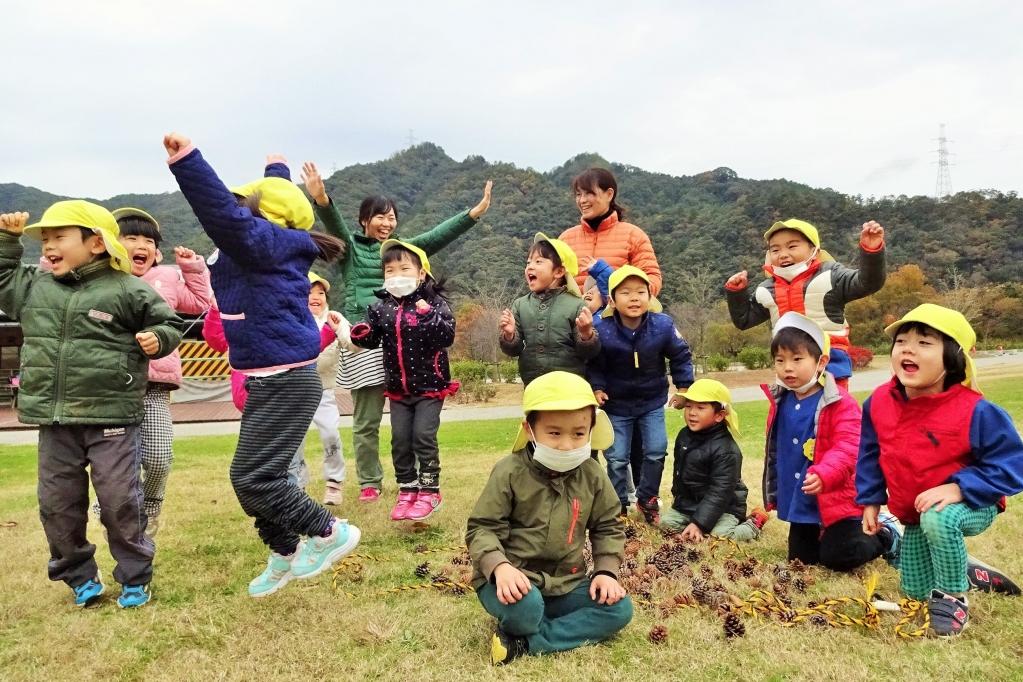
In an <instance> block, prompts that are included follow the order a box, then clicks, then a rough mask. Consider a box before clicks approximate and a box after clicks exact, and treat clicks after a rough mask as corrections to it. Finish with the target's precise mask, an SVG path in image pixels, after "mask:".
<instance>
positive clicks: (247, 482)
mask: <svg viewBox="0 0 1023 682" xmlns="http://www.w3.org/2000/svg"><path fill="white" fill-rule="evenodd" d="M245 387H246V388H247V389H248V391H249V397H248V400H247V401H246V403H245V411H244V412H242V421H241V428H240V430H239V433H238V447H237V448H236V449H235V452H234V459H233V460H231V485H232V486H234V492H235V495H237V496H238V502H239V503H240V504H241V506H242V509H243V510H244V511H245V513H246V514H248V515H249V516H251V517H253V518H254V519H255V520H256V521H255V526H256V530H257V531H258V532H259V537H260V539H261V540H262V541H263V542H264V543H265V544H266V545H267V546H269V547H270V549H272V550H273V551H275V552H278V553H280V554H291V553H292V552H294V551H295V548H296V547H297V546H298V541H299V536H301V535H318V534H320V533H322V532H323V531H324V530H325V529H326V528H327V527H328V524H329V523H330V520H331V518H332V517H331V514H330V512H328V511H327V510H326V509H324V508H323V507H321V506H320V505H319V504H317V503H316V502H314V501H313V500H312V499H311V498H310V497H309V496H308V495H307V494H306V493H305V491H304V490H302V489H301V488H299V487H298V486H297V485H295V484H294V483H291V482H289V481H288V465H289V464H290V462H291V459H292V457H294V455H295V450H296V449H298V446H299V443H301V442H302V439H303V438H304V437H305V434H306V431H308V430H309V424H310V423H311V422H312V420H313V414H315V412H316V407H317V406H318V405H319V404H320V396H321V395H323V386H322V384H321V383H320V377H319V375H318V374H317V373H316V367H315V365H306V366H305V367H299V368H296V369H291V370H288V371H287V372H282V373H281V374H274V375H272V376H268V377H249V378H248V379H246V381H245Z"/></svg>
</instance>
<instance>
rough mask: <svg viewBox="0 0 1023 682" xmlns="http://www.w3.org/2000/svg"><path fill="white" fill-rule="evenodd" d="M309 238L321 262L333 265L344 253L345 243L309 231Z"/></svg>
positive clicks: (326, 235)
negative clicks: (318, 253)
mask: <svg viewBox="0 0 1023 682" xmlns="http://www.w3.org/2000/svg"><path fill="white" fill-rule="evenodd" d="M309 237H310V238H311V239H312V240H313V244H315V245H316V248H317V249H318V250H319V252H320V255H319V259H320V260H322V261H326V262H327V263H333V262H334V261H336V260H337V259H338V258H340V257H341V256H343V255H344V253H345V243H344V242H343V241H341V240H340V239H338V238H337V237H334V236H332V235H329V234H327V233H326V232H317V231H315V230H310V231H309Z"/></svg>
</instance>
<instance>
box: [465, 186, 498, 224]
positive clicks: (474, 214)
mask: <svg viewBox="0 0 1023 682" xmlns="http://www.w3.org/2000/svg"><path fill="white" fill-rule="evenodd" d="M493 187H494V181H493V180H487V184H485V185H483V198H482V199H480V203H478V204H476V205H475V206H473V207H472V208H471V209H469V217H470V218H472V219H473V220H479V219H480V218H482V217H483V214H484V213H486V212H487V211H488V210H489V209H490V190H491V189H493Z"/></svg>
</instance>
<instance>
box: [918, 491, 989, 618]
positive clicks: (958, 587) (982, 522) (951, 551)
mask: <svg viewBox="0 0 1023 682" xmlns="http://www.w3.org/2000/svg"><path fill="white" fill-rule="evenodd" d="M997 513H998V510H997V509H995V508H994V507H983V508H981V509H970V508H969V507H967V506H966V505H965V504H963V503H961V502H960V503H957V504H950V505H948V506H947V507H945V508H944V509H942V510H941V511H935V510H934V509H933V508H932V509H929V510H927V511H925V512H924V513H923V514H922V515H921V516H920V523H919V525H912V526H908V525H907V526H906V531H905V533H904V534H903V536H902V550H901V552H900V553H899V571H900V572H901V581H902V591H903V592H904V593H906V595H907V596H909V597H912V598H913V599H919V600H924V599H927V598H928V597H930V596H931V590H941V591H942V592H945V593H946V594H962V593H964V592H966V591H967V590H968V589H970V582H969V580H968V579H967V577H966V542H965V541H964V540H963V538H964V537H967V536H971V535H978V534H979V533H982V532H984V531H985V530H986V529H987V527H988V526H990V525H991V524H992V523H993V522H994V520H995V515H996V514H997Z"/></svg>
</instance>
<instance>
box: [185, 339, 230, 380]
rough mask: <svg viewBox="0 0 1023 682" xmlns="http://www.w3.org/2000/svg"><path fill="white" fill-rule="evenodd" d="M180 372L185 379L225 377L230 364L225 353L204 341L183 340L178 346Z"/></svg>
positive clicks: (228, 372) (228, 375)
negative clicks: (219, 351)
mask: <svg viewBox="0 0 1023 682" xmlns="http://www.w3.org/2000/svg"><path fill="white" fill-rule="evenodd" d="M178 353H179V354H180V355H181V374H182V376H184V377H185V378H187V379H227V378H228V377H230V376H231V365H230V364H229V363H228V361H227V354H226V353H218V352H217V351H215V350H213V349H212V348H210V347H209V346H208V345H207V344H206V342H205V341H183V342H182V343H181V345H180V346H178Z"/></svg>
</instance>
